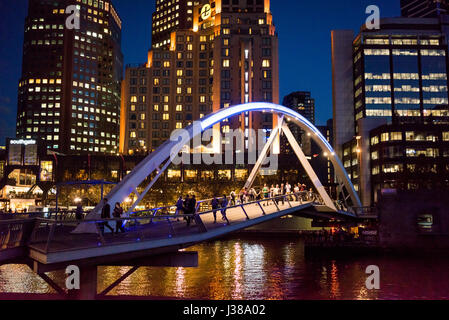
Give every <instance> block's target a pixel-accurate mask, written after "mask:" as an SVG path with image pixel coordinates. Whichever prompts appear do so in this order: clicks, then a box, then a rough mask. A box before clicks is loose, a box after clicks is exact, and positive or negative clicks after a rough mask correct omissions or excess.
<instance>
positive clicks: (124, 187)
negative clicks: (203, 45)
mask: <svg viewBox="0 0 449 320" xmlns="http://www.w3.org/2000/svg"><path fill="white" fill-rule="evenodd" d="M245 112H270V113H273V114H278V115H281V116H285V117H286V118H287V120H288V121H292V122H294V123H295V124H296V125H298V126H299V127H300V128H301V129H302V130H304V131H305V132H306V133H310V136H311V138H312V139H313V140H314V141H315V142H316V143H317V144H318V145H319V146H320V147H321V149H322V150H323V151H325V152H327V153H328V155H329V160H330V161H331V162H332V164H333V166H334V169H335V172H336V174H337V177H338V178H339V180H340V181H341V182H342V183H343V184H344V185H345V187H346V189H347V191H348V192H349V194H350V197H351V199H352V202H353V204H354V205H356V206H359V207H361V206H362V205H361V202H360V199H359V196H358V194H357V192H356V191H355V189H354V186H353V185H352V183H351V181H350V179H349V177H348V174H347V173H346V170H345V169H344V167H343V164H342V163H341V161H340V159H339V158H338V156H337V155H336V154H335V152H334V150H333V148H332V146H331V145H330V144H329V142H328V141H327V140H326V138H325V137H324V136H323V135H322V134H321V132H320V131H319V130H318V129H317V128H316V127H315V126H314V125H313V124H312V123H310V122H309V121H308V120H307V119H306V118H304V117H303V116H302V115H300V114H299V113H297V112H295V111H294V110H292V109H289V108H287V107H284V106H281V105H277V104H273V103H265V102H254V103H247V104H241V105H236V106H232V107H228V108H226V109H222V110H219V111H217V112H215V113H212V114H210V115H208V116H206V117H204V118H203V119H201V121H200V125H201V130H197V129H194V125H190V126H189V127H187V128H185V129H184V130H185V131H186V132H187V133H188V135H187V134H186V135H184V136H182V137H181V138H180V141H171V140H167V141H165V142H164V143H163V144H162V145H161V146H160V147H159V148H158V149H156V151H154V152H152V153H151V154H150V155H148V156H147V157H146V158H145V159H144V160H143V161H142V162H140V163H139V164H138V165H137V166H136V167H135V168H134V170H132V172H130V173H129V174H128V175H127V176H126V177H125V178H124V179H123V180H122V181H121V182H120V183H119V184H117V185H116V186H115V187H114V188H113V189H112V190H111V192H110V193H109V194H108V195H107V196H106V198H107V199H108V203H109V204H114V203H116V202H119V203H122V202H124V200H125V199H126V198H127V197H128V196H129V195H131V194H132V193H134V194H135V195H137V201H136V202H135V203H134V205H133V206H132V209H134V208H135V207H136V206H137V204H138V203H139V202H140V201H141V200H142V199H143V197H144V196H145V194H147V192H148V191H149V190H150V189H151V187H152V186H153V185H154V183H155V182H156V180H157V179H158V178H159V177H160V175H161V174H162V173H163V172H164V171H165V170H166V169H167V168H168V166H169V165H170V164H171V160H172V159H170V156H171V155H173V154H178V153H179V152H181V151H182V148H183V146H184V145H186V144H187V143H189V142H190V140H191V139H193V138H195V136H196V135H199V134H201V133H202V132H203V131H205V130H207V129H209V128H212V127H213V126H214V125H215V124H218V123H220V122H221V121H223V120H224V119H227V118H231V117H233V116H235V115H239V114H242V113H245ZM284 127H286V126H284ZM281 130H282V120H281V123H280V124H279V128H278V130H273V132H276V131H277V134H280V132H281ZM286 130H288V127H287V128H286ZM198 131H200V132H198ZM284 132H285V131H284ZM286 133H287V132H286ZM287 136H288V135H287ZM270 140H274V139H270ZM271 143H272V141H271ZM153 172H157V175H156V178H155V179H153V181H152V182H151V183H150V184H149V185H148V186H146V188H145V189H144V191H143V192H142V193H139V192H138V191H137V188H138V187H139V186H140V185H141V184H142V182H144V181H145V180H146V179H147V177H149V176H150V175H151V174H152V173H153ZM251 183H252V182H251ZM101 208H102V204H101V203H100V204H98V205H97V207H96V208H95V209H94V210H93V211H92V212H91V213H90V214H89V215H88V216H87V219H95V218H99V213H100V212H101ZM89 225H92V224H81V225H80V226H79V227H78V229H77V230H75V232H79V233H81V232H86V230H83V229H85V228H87V227H88V226H89Z"/></svg>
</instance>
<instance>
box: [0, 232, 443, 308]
mask: <svg viewBox="0 0 449 320" xmlns="http://www.w3.org/2000/svg"><path fill="white" fill-rule="evenodd" d="M189 250H191V251H198V255H199V267H198V268H146V267H142V268H139V269H138V270H137V271H136V272H135V273H134V274H132V275H131V276H130V277H128V278H127V279H126V280H124V281H123V282H122V283H121V284H120V285H119V286H117V287H116V288H114V289H113V290H112V291H111V292H110V295H122V296H125V295H136V296H147V297H177V298H192V299H214V300H224V299H448V298H449V261H448V260H442V259H439V260H438V259H433V260H430V261H429V260H428V259H424V258H421V259H419V258H403V259H400V258H397V257H371V258H369V257H368V258H363V257H355V258H347V259H326V258H314V259H311V258H307V259H305V258H304V247H303V244H302V242H301V240H297V239H293V240H292V239H276V241H273V240H272V239H261V240H247V239H245V240H224V241H216V242H208V243H204V244H201V245H198V246H195V247H193V248H190V249H189ZM373 264H374V265H378V266H379V268H380V270H381V289H380V290H377V291H376V290H367V289H366V287H365V280H366V277H367V275H366V274H365V269H366V267H367V266H368V265H373ZM128 270H129V267H100V268H99V269H98V274H99V278H98V291H99V292H100V291H102V290H104V289H105V288H107V287H108V286H109V285H110V284H111V283H113V282H114V281H116V280H117V279H118V278H119V277H121V276H122V275H123V274H125V273H126V272H127V271H128ZM49 276H50V277H51V278H52V279H53V280H54V281H56V282H57V283H59V284H61V285H63V284H64V272H55V273H51V274H49ZM0 292H10V293H21V292H28V293H53V292H54V291H53V290H52V289H51V288H49V286H48V285H47V284H46V283H45V282H44V281H43V280H42V279H40V278H39V277H38V276H36V275H35V274H34V273H33V272H32V271H31V270H30V269H29V268H28V267H26V266H22V265H6V266H0Z"/></svg>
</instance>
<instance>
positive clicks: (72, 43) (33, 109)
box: [17, 0, 123, 154]
mask: <svg viewBox="0 0 449 320" xmlns="http://www.w3.org/2000/svg"><path fill="white" fill-rule="evenodd" d="M70 5H76V6H77V8H78V9H79V13H80V28H79V29H69V28H67V27H66V20H67V19H68V18H69V15H70V13H66V8H67V7H68V6H70ZM122 76H123V55H122V53H121V21H120V18H119V16H118V14H117V12H116V11H115V9H114V7H113V6H112V4H111V2H110V1H106V0H105V1H103V0H99V1H91V0H58V1H38V0H29V10H28V17H27V18H26V21H25V38H24V53H23V65H22V77H21V79H20V83H19V97H18V113H17V137H19V138H23V139H35V138H39V139H42V140H44V141H46V143H47V146H48V148H49V149H51V150H54V151H56V152H59V153H63V154H82V153H92V154H95V153H104V154H116V153H118V143H119V122H120V121H119V119H120V94H121V91H120V82H121V80H122Z"/></svg>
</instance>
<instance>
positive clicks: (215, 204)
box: [212, 197, 220, 223]
mask: <svg viewBox="0 0 449 320" xmlns="http://www.w3.org/2000/svg"><path fill="white" fill-rule="evenodd" d="M219 207H220V203H219V202H218V199H217V197H214V198H213V199H212V210H213V214H214V223H217V210H218V208H219Z"/></svg>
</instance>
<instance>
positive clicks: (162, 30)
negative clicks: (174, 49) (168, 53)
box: [151, 0, 200, 49]
mask: <svg viewBox="0 0 449 320" xmlns="http://www.w3.org/2000/svg"><path fill="white" fill-rule="evenodd" d="M199 2H200V1H191V0H177V1H167V0H165V1H164V0H156V11H155V12H154V13H153V24H152V41H151V42H152V43H151V44H152V48H153V49H156V48H166V49H167V48H169V47H170V41H171V39H170V35H171V33H172V32H173V31H176V30H185V29H191V28H192V27H193V7H194V6H195V5H198V3H199Z"/></svg>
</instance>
